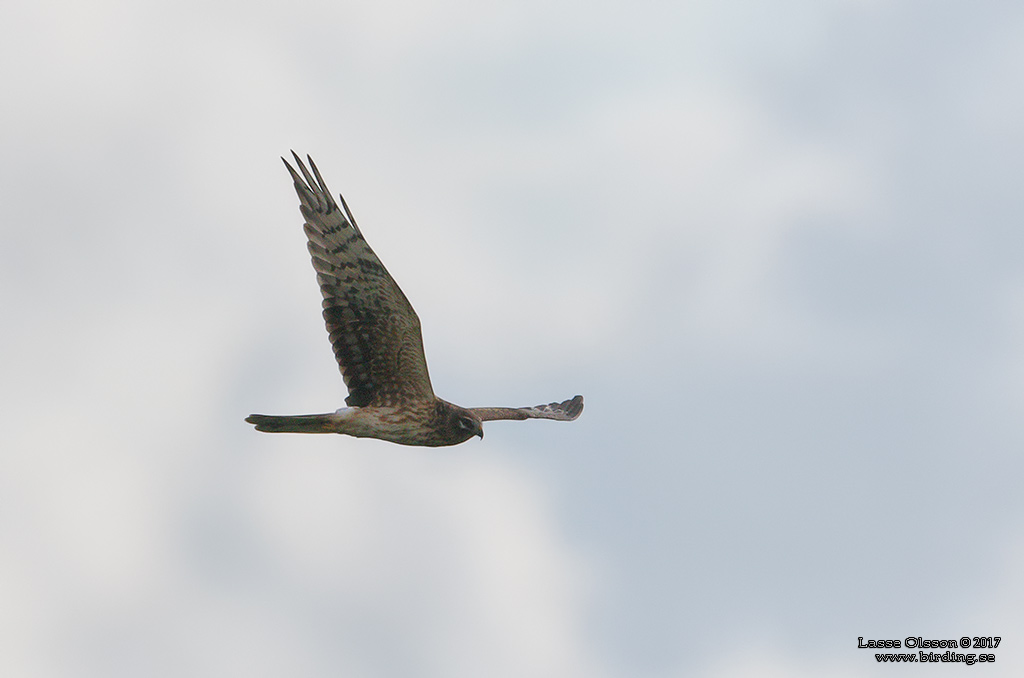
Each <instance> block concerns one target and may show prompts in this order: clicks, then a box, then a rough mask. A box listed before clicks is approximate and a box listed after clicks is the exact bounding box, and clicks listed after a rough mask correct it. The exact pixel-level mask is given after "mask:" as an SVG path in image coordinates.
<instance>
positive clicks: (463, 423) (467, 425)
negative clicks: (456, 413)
mask: <svg viewBox="0 0 1024 678" xmlns="http://www.w3.org/2000/svg"><path fill="white" fill-rule="evenodd" d="M459 427H460V428H464V429H467V430H468V429H472V428H473V422H472V421H470V420H469V419H466V418H465V417H462V418H460V419H459Z"/></svg>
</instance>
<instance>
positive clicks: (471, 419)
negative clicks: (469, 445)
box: [446, 405, 484, 443]
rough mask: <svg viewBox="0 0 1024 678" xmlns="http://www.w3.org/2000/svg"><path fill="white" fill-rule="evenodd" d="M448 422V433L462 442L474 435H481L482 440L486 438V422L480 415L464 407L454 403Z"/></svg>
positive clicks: (449, 412)
mask: <svg viewBox="0 0 1024 678" xmlns="http://www.w3.org/2000/svg"><path fill="white" fill-rule="evenodd" d="M446 423H447V427H446V428H447V429H448V434H449V435H450V436H451V437H452V438H453V439H457V441H458V442H460V443H461V442H463V441H466V440H469V439H470V438H472V437H473V436H480V439H481V440H483V438H484V424H483V422H482V421H480V417H478V416H476V415H475V414H473V412H471V411H470V410H467V409H466V408H464V407H459V406H457V405H452V406H451V408H450V409H449V411H448V421H447V422H446Z"/></svg>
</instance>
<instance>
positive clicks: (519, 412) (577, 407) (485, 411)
mask: <svg viewBox="0 0 1024 678" xmlns="http://www.w3.org/2000/svg"><path fill="white" fill-rule="evenodd" d="M469 411H470V412H472V413H473V414H475V415H476V416H478V417H480V421H494V420H496V419H554V420H555V421H572V420H573V419H575V418H576V417H578V416H580V413H581V412H583V396H581V395H578V396H576V397H575V398H573V399H572V400H566V401H564V402H561V403H549V404H547V405H537V406H536V407H471V408H469Z"/></svg>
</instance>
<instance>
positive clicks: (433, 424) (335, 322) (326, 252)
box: [246, 151, 583, 447]
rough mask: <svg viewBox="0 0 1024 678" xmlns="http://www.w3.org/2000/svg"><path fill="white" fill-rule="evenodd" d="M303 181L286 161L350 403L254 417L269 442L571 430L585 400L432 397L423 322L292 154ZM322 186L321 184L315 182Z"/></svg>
mask: <svg viewBox="0 0 1024 678" xmlns="http://www.w3.org/2000/svg"><path fill="white" fill-rule="evenodd" d="M292 157H294V158H295V162H296V164H297V165H298V166H299V170H300V171H301V172H302V176H299V174H298V173H297V172H296V171H295V169H294V168H292V166H291V165H289V164H288V161H287V160H284V158H282V160H284V164H285V166H286V167H287V168H288V171H289V172H290V173H291V175H292V179H294V180H295V191H296V193H298V194H299V203H300V204H299V210H300V211H301V212H302V216H303V217H304V218H305V219H306V224H305V226H304V229H305V231H306V237H307V238H309V243H308V244H307V247H308V248H309V253H310V254H311V255H312V257H313V268H314V269H316V279H317V282H318V283H320V291H321V292H322V293H323V295H324V301H323V307H324V320H325V321H326V322H327V331H328V332H329V333H330V337H331V345H332V346H333V347H334V356H335V358H337V360H338V366H339V367H340V368H341V376H342V377H343V378H344V380H345V386H346V387H348V397H347V398H345V404H346V405H348V407H343V408H341V409H340V410H338V411H337V412H334V413H329V414H304V415H300V416H274V415H266V414H253V415H250V416H249V417H247V418H246V421H247V422H249V423H250V424H255V425H256V430H257V431H266V432H269V433H344V434H346V435H350V436H356V437H357V438H380V439H381V440H389V441H391V442H393V443H399V444H401V445H426V446H429V447H440V446H443V445H457V444H458V443H461V442H464V441H466V440H469V439H470V438H472V437H473V436H480V438H483V437H484V429H483V422H485V421H492V420H495V419H554V420H556V421H572V420H573V419H575V418H576V417H578V416H580V412H582V411H583V396H579V395H578V396H576V397H575V398H573V399H571V400H566V401H564V402H561V403H551V404H549V405H538V406H536V407H516V408H512V407H471V408H465V407H459V406H458V405H453V404H452V403H449V402H447V401H444V400H441V399H440V398H438V397H437V396H435V395H434V390H433V389H432V388H431V387H430V376H429V375H428V374H427V361H426V358H425V357H424V355H423V339H422V337H421V336H420V319H419V318H418V317H417V316H416V311H414V310H413V308H412V305H411V304H410V303H409V300H408V299H406V298H405V295H404V294H403V293H402V290H400V289H399V288H398V284H397V283H396V282H395V281H394V279H393V278H392V277H391V276H390V275H389V274H388V272H387V269H385V268H384V264H382V263H381V262H380V259H378V258H377V255H376V254H374V253H373V250H371V249H370V246H369V245H368V244H366V240H364V239H363V234H362V233H361V232H360V231H359V227H358V226H357V225H356V220H355V219H353V218H352V212H350V211H349V209H348V205H347V204H345V198H344V197H342V196H338V197H339V198H341V205H342V207H343V208H344V209H345V213H344V214H342V212H341V210H339V209H338V204H337V203H336V202H334V198H332V197H331V193H330V191H328V190H327V185H326V184H325V183H324V180H323V178H322V177H321V176H320V171H319V170H318V169H317V167H316V165H315V164H314V163H313V159H312V158H310V157H309V156H306V157H307V159H308V160H309V167H310V168H311V169H312V170H313V174H312V176H311V175H310V173H309V170H307V169H306V166H305V164H303V162H302V160H301V159H300V158H299V156H297V155H295V152H294V151H293V152H292ZM314 177H315V178H316V179H315V180H314Z"/></svg>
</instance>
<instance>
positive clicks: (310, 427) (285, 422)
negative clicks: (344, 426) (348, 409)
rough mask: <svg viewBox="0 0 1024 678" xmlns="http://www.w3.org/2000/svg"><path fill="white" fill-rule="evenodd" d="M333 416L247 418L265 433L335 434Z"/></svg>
mask: <svg viewBox="0 0 1024 678" xmlns="http://www.w3.org/2000/svg"><path fill="white" fill-rule="evenodd" d="M335 419H336V417H335V416H334V415H332V414H302V415H297V416H279V415H274V414H250V415H249V416H248V417H246V418H245V420H246V421H247V422H249V423H250V424H255V425H256V430H257V431H263V432H265V433H334V432H335V431H336V429H335V427H334V425H333V424H334V420H335Z"/></svg>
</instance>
